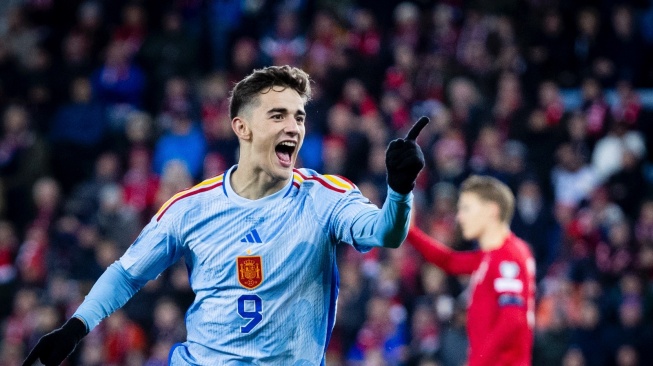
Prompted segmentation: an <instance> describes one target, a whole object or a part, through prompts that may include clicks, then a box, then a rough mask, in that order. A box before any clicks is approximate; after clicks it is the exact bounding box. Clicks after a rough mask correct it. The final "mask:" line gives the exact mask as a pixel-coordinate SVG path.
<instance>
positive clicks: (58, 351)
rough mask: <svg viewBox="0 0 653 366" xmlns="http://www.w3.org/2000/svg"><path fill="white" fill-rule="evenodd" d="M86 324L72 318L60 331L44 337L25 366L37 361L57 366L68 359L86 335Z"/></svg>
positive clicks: (29, 356)
mask: <svg viewBox="0 0 653 366" xmlns="http://www.w3.org/2000/svg"><path fill="white" fill-rule="evenodd" d="M86 333H87V332H86V324H84V322H83V321H81V320H80V319H78V318H75V317H73V318H70V319H68V321H67V322H66V323H65V324H64V325H63V326H62V327H61V328H59V329H55V330H53V331H52V332H50V333H48V334H46V335H44V336H43V337H41V339H39V341H38V343H37V344H36V346H34V348H33V349H32V351H31V352H30V353H29V355H28V356H27V358H26V359H25V362H23V366H31V365H33V364H34V362H36V361H37V360H39V361H41V363H43V364H44V365H45V366H57V365H59V364H60V363H61V362H63V360H65V359H66V357H68V356H69V355H70V354H71V353H73V351H74V350H75V347H77V344H78V343H79V341H81V340H82V338H84V336H85V335H86Z"/></svg>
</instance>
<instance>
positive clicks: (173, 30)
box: [138, 11, 199, 106]
mask: <svg viewBox="0 0 653 366" xmlns="http://www.w3.org/2000/svg"><path fill="white" fill-rule="evenodd" d="M183 26H184V25H183V20H182V17H181V15H180V14H179V13H176V12H172V11H171V12H168V13H166V14H165V15H164V18H163V20H162V28H163V29H162V30H161V31H160V32H158V33H153V34H151V35H149V36H148V37H146V38H145V39H144V43H143V46H142V47H141V48H140V51H139V54H138V56H139V57H138V59H139V60H140V61H141V65H142V66H143V68H145V69H147V70H148V71H147V73H148V76H149V79H148V82H149V88H148V96H149V100H148V102H149V103H148V104H149V105H151V106H155V105H156V103H157V101H159V100H160V99H161V96H162V95H161V91H162V90H163V88H164V85H165V82H166V81H167V80H168V79H170V78H172V77H176V76H182V77H185V78H190V77H194V76H196V74H197V73H198V71H199V69H198V65H197V62H196V59H197V46H196V44H195V43H196V42H195V41H194V40H193V39H191V38H189V37H188V36H187V35H186V34H185V33H184V30H183Z"/></svg>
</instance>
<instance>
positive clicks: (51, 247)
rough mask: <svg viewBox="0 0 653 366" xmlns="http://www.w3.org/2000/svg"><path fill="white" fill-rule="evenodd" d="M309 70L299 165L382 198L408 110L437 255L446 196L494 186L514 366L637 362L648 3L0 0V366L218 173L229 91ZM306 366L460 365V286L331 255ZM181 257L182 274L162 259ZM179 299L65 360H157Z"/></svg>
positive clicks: (650, 357) (147, 306)
mask: <svg viewBox="0 0 653 366" xmlns="http://www.w3.org/2000/svg"><path fill="white" fill-rule="evenodd" d="M272 64H276V65H282V64H291V65H295V66H300V67H302V68H304V69H305V70H306V71H307V72H309V73H310V75H311V77H312V79H313V81H314V84H313V88H314V97H313V100H312V101H311V103H310V104H309V105H308V106H307V112H308V118H307V125H306V129H307V134H306V139H305V142H304V146H303V149H302V151H301V162H300V165H301V166H304V167H309V168H313V169H316V170H318V171H319V172H324V173H330V174H340V175H344V176H346V177H348V178H349V179H351V180H352V181H354V182H355V183H356V184H357V185H358V186H359V188H360V189H361V190H362V191H363V193H364V194H365V195H367V196H368V197H369V198H370V199H372V201H374V202H375V203H377V204H379V205H381V204H382V202H383V199H384V198H385V193H386V192H385V191H386V183H385V163H384V151H385V148H386V145H387V143H388V142H389V140H390V139H392V138H395V137H399V136H402V135H403V134H405V132H406V129H407V127H409V126H410V125H411V124H412V122H413V121H415V120H416V118H417V117H419V116H421V115H428V116H430V117H431V118H432V123H431V124H430V125H429V126H427V128H426V129H425V131H423V132H422V135H421V136H420V138H419V140H418V142H419V143H420V145H421V146H422V148H423V151H424V154H425V157H426V161H427V167H426V169H425V170H424V171H423V173H422V174H421V175H420V177H419V181H418V185H417V188H416V191H415V196H416V199H415V202H416V206H417V225H418V226H419V227H421V228H422V229H424V230H425V231H426V232H428V233H429V234H430V235H432V236H433V237H435V238H437V239H439V240H441V241H442V242H445V243H447V244H449V245H451V246H452V247H454V248H456V249H460V250H463V249H470V248H473V243H466V242H463V241H461V240H460V237H459V234H458V232H457V231H456V225H455V220H454V217H455V205H456V196H457V186H458V185H459V183H460V182H461V181H462V180H464V179H465V178H466V177H467V176H469V175H470V174H475V173H478V174H488V175H492V176H494V177H497V178H499V179H500V180H502V181H504V182H505V183H507V184H508V185H509V186H510V187H511V189H512V190H513V191H514V193H515V195H516V197H517V201H516V212H515V217H514V220H513V225H512V228H513V230H514V231H515V232H516V233H517V235H519V236H521V237H522V238H524V239H525V240H527V241H528V242H529V243H530V245H531V246H532V250H533V252H534V254H535V257H536V261H537V276H538V277H537V278H538V293H537V309H536V329H535V333H536V339H535V349H534V364H535V365H561V364H562V365H567V366H573V365H577V366H579V365H588V366H604V365H605V366H609V365H619V366H629V365H630V366H632V365H650V364H653V348H651V345H653V158H652V157H653V152H652V150H653V149H652V148H651V144H650V142H651V141H653V101H652V99H653V98H652V95H653V93H652V92H651V90H652V89H650V88H653V66H651V65H653V1H650V0H602V1H590V0H576V1H555V0H523V1H519V0H494V1H490V0H470V1H463V0H443V1H439V2H434V1H427V0H417V1H410V2H400V1H395V0H388V1H375V0H358V1H356V0H342V1H336V0H316V1H310V0H283V1H270V0H267V1H266V0H165V1H164V0H133V1H132V0H129V1H128V0H104V1H103V0H61V1H59V0H3V1H1V2H0V112H1V114H0V119H1V122H2V132H1V135H0V365H8V366H9V365H18V364H20V362H21V360H22V359H23V357H24V356H25V354H26V352H27V351H28V350H29V349H30V348H31V347H32V346H33V345H34V344H35V343H36V341H37V340H38V338H39V337H40V336H41V335H43V334H45V333H46V332H48V331H50V330H52V329H53V328H55V327H57V326H59V325H60V324H61V323H62V322H63V321H64V320H65V319H66V318H67V317H69V316H70V315H71V314H72V312H73V311H74V310H75V308H76V307H77V305H78V304H79V303H80V302H81V300H82V299H83V295H84V294H85V293H86V292H87V291H88V290H89V288H90V286H91V285H92V284H93V282H94V281H95V280H96V279H97V278H98V276H99V275H100V274H101V273H102V271H103V270H104V268H106V267H107V266H108V265H109V264H110V263H112V262H113V261H115V260H116V259H117V258H118V257H119V256H120V255H121V254H122V252H123V251H124V250H125V249H126V248H127V247H128V246H129V245H130V243H131V242H132V240H133V239H134V238H135V236H136V235H137V234H138V232H139V230H140V229H141V228H142V227H143V226H144V225H145V224H146V223H147V222H148V221H149V219H150V217H151V216H152V214H153V213H154V212H155V211H156V210H157V208H158V207H159V206H160V205H161V204H162V203H163V202H165V201H166V200H167V199H168V198H169V197H170V196H172V195H173V194H174V193H176V192H177V191H179V190H182V189H184V188H187V187H189V186H191V185H193V184H194V183H197V182H199V181H201V180H202V179H204V178H207V177H211V176H214V175H216V174H219V173H221V172H222V171H224V170H225V169H226V168H228V167H229V166H231V165H232V164H234V163H235V162H236V160H237V146H238V142H237V140H236V139H235V138H234V136H233V134H232V132H231V128H230V124H229V118H228V92H229V90H230V88H231V87H232V85H233V83H234V82H236V81H238V80H240V79H241V78H242V77H244V76H245V75H247V74H249V73H250V72H251V71H252V70H253V69H254V68H259V67H262V66H266V65H272ZM339 261H340V276H341V286H340V300H339V309H338V318H337V322H336V326H335V329H334V333H333V337H332V339H331V343H330V345H329V348H328V360H329V364H332V365H341V364H350V365H364V364H365V365H382V364H388V365H400V364H407V365H422V366H436V365H440V366H459V365H461V364H463V363H464V361H465V354H466V345H467V340H466V336H465V331H464V328H465V323H466V314H465V304H466V299H467V293H466V292H465V288H466V285H467V281H468V279H467V278H464V277H463V278H454V277H450V276H447V275H445V274H444V273H443V272H442V271H440V270H439V269H437V268H435V267H433V266H431V265H428V264H425V263H423V261H422V259H421V257H420V256H419V255H417V254H416V253H415V252H414V250H413V249H412V248H411V246H410V245H408V243H407V244H406V245H403V246H402V247H401V248H400V249H397V250H374V251H372V252H371V253H369V254H366V255H360V254H357V253H353V250H352V249H351V248H348V247H346V246H343V247H342V248H341V249H340V252H339ZM182 262H183V261H182ZM192 300H193V293H192V291H191V290H190V288H189V285H188V279H187V273H186V269H185V266H184V264H183V263H178V264H176V265H174V266H173V267H172V268H170V269H169V270H167V271H166V272H165V273H164V274H163V275H162V276H160V277H159V278H158V279H157V280H155V281H153V282H151V283H149V284H148V285H146V286H145V288H143V289H142V290H141V291H140V292H139V293H138V294H137V295H136V296H135V297H134V298H133V299H132V300H131V301H130V302H129V303H128V304H127V305H126V306H125V307H124V308H123V309H122V310H119V311H118V312H116V313H115V314H114V315H112V316H111V317H110V318H109V319H107V320H106V321H105V322H103V323H102V324H101V325H100V326H99V327H98V328H96V329H95V330H94V331H93V332H91V334H89V335H88V336H87V337H86V338H85V340H84V342H83V345H82V346H81V347H79V348H78V351H76V353H75V354H74V356H73V357H72V358H71V360H70V362H69V364H70V365H143V364H145V365H149V366H155V365H165V364H166V362H167V353H168V350H169V349H170V346H171V345H172V344H173V343H175V342H179V341H182V340H183V339H184V337H185V329H184V311H185V309H186V308H187V306H188V305H189V304H190V303H191V302H192Z"/></svg>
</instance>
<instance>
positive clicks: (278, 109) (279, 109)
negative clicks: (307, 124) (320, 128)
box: [267, 108, 306, 116]
mask: <svg viewBox="0 0 653 366" xmlns="http://www.w3.org/2000/svg"><path fill="white" fill-rule="evenodd" d="M273 113H283V114H287V113H288V108H272V109H270V110H268V111H267V114H273ZM297 114H298V115H300V116H306V112H304V111H303V110H301V109H300V110H298V111H297Z"/></svg>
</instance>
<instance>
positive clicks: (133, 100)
mask: <svg viewBox="0 0 653 366" xmlns="http://www.w3.org/2000/svg"><path fill="white" fill-rule="evenodd" d="M130 52H132V50H131V49H130V48H129V45H128V44H127V43H123V42H119V41H115V40H114V41H112V42H111V43H109V45H108V46H107V48H106V56H105V59H104V63H103V64H102V65H101V66H100V67H99V68H98V69H97V70H95V72H94V73H93V76H92V78H91V80H92V84H93V91H94V94H95V96H96V97H97V98H98V100H99V101H100V102H102V103H105V104H107V106H108V108H109V111H108V112H109V121H110V126H111V127H112V129H113V130H120V129H121V128H122V118H124V116H123V115H122V114H123V113H125V112H124V111H123V109H124V108H127V109H129V108H130V107H131V108H138V107H140V106H141V105H142V103H143V99H142V98H143V95H142V94H143V90H144V89H145V75H144V74H143V71H142V70H141V69H140V67H138V66H137V65H136V64H135V63H134V62H133V60H132V59H131V55H130Z"/></svg>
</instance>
